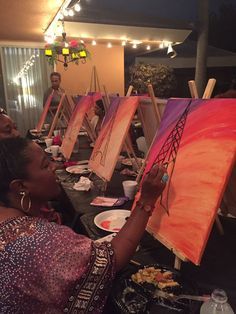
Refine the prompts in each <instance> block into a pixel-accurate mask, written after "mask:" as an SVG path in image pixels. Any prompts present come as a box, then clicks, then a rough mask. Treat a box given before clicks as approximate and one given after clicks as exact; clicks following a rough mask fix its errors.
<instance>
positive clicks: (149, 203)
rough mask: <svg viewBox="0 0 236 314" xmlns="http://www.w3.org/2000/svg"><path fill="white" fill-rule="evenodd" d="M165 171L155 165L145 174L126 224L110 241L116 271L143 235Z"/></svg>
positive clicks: (126, 259) (128, 257)
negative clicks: (139, 194)
mask: <svg viewBox="0 0 236 314" xmlns="http://www.w3.org/2000/svg"><path fill="white" fill-rule="evenodd" d="M165 172H166V171H165V169H164V168H162V167H159V166H158V165H155V166H154V167H153V168H152V169H151V171H150V172H149V174H147V175H146V177H145V179H144V182H143V185H142V190H141V196H140V199H139V202H137V203H136V206H135V208H134V210H133V211H132V214H131V216H130V217H129V219H128V221H127V222H126V224H125V225H124V226H123V228H122V229H121V230H120V232H119V233H118V234H117V236H116V237H115V238H114V239H113V240H112V242H111V244H112V246H113V249H114V251H115V256H116V270H117V271H118V270H119V269H121V268H122V267H123V266H125V265H126V264H127V263H128V262H129V260H130V258H131V257H132V256H133V254H134V252H135V250H136V247H137V245H138V244H139V242H140V240H141V238H142V236H143V233H144V231H145V228H146V225H147V222H148V219H149V217H150V215H151V213H152V210H153V208H154V206H155V203H156V200H157V198H158V197H159V196H160V195H161V193H162V191H163V189H164V187H165V183H164V182H163V181H162V180H161V179H162V177H163V175H164V173H165ZM149 209H152V210H151V211H149Z"/></svg>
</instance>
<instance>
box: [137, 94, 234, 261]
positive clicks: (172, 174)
mask: <svg viewBox="0 0 236 314" xmlns="http://www.w3.org/2000/svg"><path fill="white" fill-rule="evenodd" d="M235 154H236V100H235V99H224V100H222V99H209V100H201V99H196V100H192V99H171V100H169V101H168V103H167V106H166V110H165V112H164V115H163V119H162V122H161V125H160V129H159V130H158V132H157V134H156V138H155V141H154V143H153V145H152V148H151V150H150V153H149V156H148V163H147V166H146V169H145V173H146V172H148V171H149V170H150V168H151V167H152V166H153V165H154V164H155V163H158V164H163V165H165V167H166V168H167V172H168V175H169V181H168V183H167V185H166V188H165V190H164V192H163V194H162V196H161V198H160V199H159V200H158V201H157V203H156V207H155V209H154V212H153V215H152V217H151V218H150V219H149V222H148V226H147V230H148V231H149V232H150V233H152V234H153V235H154V236H155V237H156V238H157V239H158V240H160V241H161V242H162V243H163V244H164V245H166V246H167V247H168V248H170V249H172V250H173V251H174V252H175V254H176V255H178V256H180V257H183V258H186V259H188V260H190V261H192V262H193V263H194V264H196V265H198V264H200V261H201V258H202V255H203V252H204V249H205V246H206V243H207V241H208V237H209V234H210V232H211V229H212V225H213V223H214V221H215V218H216V215H217V211H218V208H219V205H220V202H221V199H222V195H223V192H224V189H225V186H226V183H227V179H228V178H229V176H230V173H231V170H232V167H233V164H234V160H235ZM145 173H144V175H145ZM136 198H138V195H137V197H136Z"/></svg>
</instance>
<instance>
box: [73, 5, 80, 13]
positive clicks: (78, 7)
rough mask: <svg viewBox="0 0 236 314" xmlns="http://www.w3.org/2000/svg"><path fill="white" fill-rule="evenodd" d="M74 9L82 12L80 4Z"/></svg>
mask: <svg viewBox="0 0 236 314" xmlns="http://www.w3.org/2000/svg"><path fill="white" fill-rule="evenodd" d="M74 9H75V11H76V12H79V11H80V10H81V6H80V4H79V3H76V5H75V6H74Z"/></svg>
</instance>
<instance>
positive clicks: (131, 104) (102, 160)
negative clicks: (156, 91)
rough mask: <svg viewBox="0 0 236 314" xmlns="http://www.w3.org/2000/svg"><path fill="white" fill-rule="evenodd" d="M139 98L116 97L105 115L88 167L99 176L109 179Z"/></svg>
mask: <svg viewBox="0 0 236 314" xmlns="http://www.w3.org/2000/svg"><path fill="white" fill-rule="evenodd" d="M138 100H139V98H138V97H136V96H132V97H116V98H115V99H114V100H113V101H112V103H111V105H110V107H109V110H108V112H107V114H106V116H105V119H104V121H103V124H102V129H101V131H100V133H99V136H98V138H97V140H96V143H95V146H94V149H93V152H92V155H91V157H90V160H89V168H90V169H92V171H93V172H95V173H96V174H97V175H98V176H99V177H101V178H103V179H104V180H106V181H110V179H111V176H112V174H113V171H114V169H115V165H116V162H117V159H118V156H119V154H120V151H121V149H122V146H123V143H124V141H125V139H126V136H127V133H128V131H129V127H130V124H131V122H132V119H133V116H134V114H135V111H136V109H137V106H138Z"/></svg>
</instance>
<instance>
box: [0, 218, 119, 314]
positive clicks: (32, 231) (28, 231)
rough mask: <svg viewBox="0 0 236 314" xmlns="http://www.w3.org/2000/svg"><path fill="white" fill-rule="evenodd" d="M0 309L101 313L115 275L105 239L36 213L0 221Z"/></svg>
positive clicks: (30, 311) (29, 311) (109, 247)
mask: <svg viewBox="0 0 236 314" xmlns="http://www.w3.org/2000/svg"><path fill="white" fill-rule="evenodd" d="M0 265H1V267H0V291H1V293H0V313H8V314H11V313H14V314H16V313H34V314H36V313H50V314H54V313H55V314H56V313H102V310H103V306H104V304H105V301H106V297H107V295H108V293H109V289H110V286H111V282H112V280H113V278H114V273H115V272H114V268H115V267H114V252H113V249H112V247H111V244H110V243H102V244H97V243H94V242H92V241H91V240H90V239H88V238H86V237H84V236H81V235H78V234H76V233H74V232H73V231H72V230H71V229H70V228H68V227H65V226H59V225H57V224H55V223H49V222H48V221H46V220H44V219H41V218H36V217H27V216H24V217H18V218H12V219H9V220H7V221H5V222H3V223H1V224H0Z"/></svg>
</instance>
